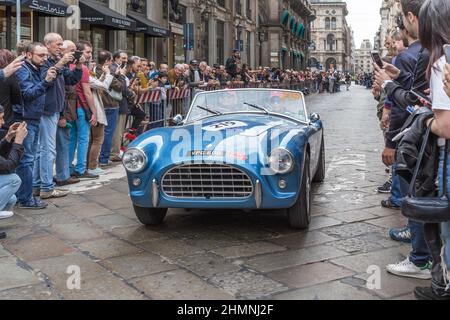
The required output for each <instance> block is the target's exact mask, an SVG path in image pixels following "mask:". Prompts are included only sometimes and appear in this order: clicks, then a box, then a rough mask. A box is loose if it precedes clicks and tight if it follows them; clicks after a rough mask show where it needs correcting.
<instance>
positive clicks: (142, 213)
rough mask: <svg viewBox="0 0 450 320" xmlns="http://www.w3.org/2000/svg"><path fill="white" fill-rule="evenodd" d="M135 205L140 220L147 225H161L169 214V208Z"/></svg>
mask: <svg viewBox="0 0 450 320" xmlns="http://www.w3.org/2000/svg"><path fill="white" fill-rule="evenodd" d="M133 207H134V212H135V213H136V216H137V218H138V219H139V221H140V222H141V223H142V224H144V225H146V226H157V225H160V224H161V223H163V221H164V219H165V217H166V215H167V209H155V208H142V207H138V206H134V205H133Z"/></svg>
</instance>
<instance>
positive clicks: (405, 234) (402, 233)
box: [389, 227, 411, 243]
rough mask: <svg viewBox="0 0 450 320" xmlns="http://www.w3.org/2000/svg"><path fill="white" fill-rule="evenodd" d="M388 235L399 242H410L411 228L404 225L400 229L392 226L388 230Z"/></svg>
mask: <svg viewBox="0 0 450 320" xmlns="http://www.w3.org/2000/svg"><path fill="white" fill-rule="evenodd" d="M389 236H390V237H391V239H392V240H394V241H397V242H401V243H411V229H409V227H405V228H402V229H395V228H392V229H391V230H389Z"/></svg>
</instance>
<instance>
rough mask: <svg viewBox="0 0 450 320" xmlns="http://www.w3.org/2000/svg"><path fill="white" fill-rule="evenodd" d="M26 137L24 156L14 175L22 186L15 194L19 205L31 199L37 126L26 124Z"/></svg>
mask: <svg viewBox="0 0 450 320" xmlns="http://www.w3.org/2000/svg"><path fill="white" fill-rule="evenodd" d="M27 129H28V135H27V137H26V138H25V140H24V141H23V147H24V149H25V153H24V156H23V158H22V160H21V161H20V164H19V165H18V166H17V169H16V173H17V175H18V176H19V177H20V179H21V180H22V184H21V186H20V188H19V190H18V191H17V193H16V196H17V199H18V201H19V202H20V203H27V202H29V201H31V200H32V198H33V167H34V164H35V160H36V155H37V152H38V146H39V124H33V123H28V127H27Z"/></svg>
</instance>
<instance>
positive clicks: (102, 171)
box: [88, 168, 106, 176]
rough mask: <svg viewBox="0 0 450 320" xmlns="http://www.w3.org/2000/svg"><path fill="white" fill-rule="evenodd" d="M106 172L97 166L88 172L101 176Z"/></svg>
mask: <svg viewBox="0 0 450 320" xmlns="http://www.w3.org/2000/svg"><path fill="white" fill-rule="evenodd" d="M105 173H106V171H105V170H103V169H101V168H97V169H95V170H88V174H90V175H93V176H100V175H102V174H105Z"/></svg>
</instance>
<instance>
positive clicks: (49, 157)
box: [33, 113, 59, 192]
mask: <svg viewBox="0 0 450 320" xmlns="http://www.w3.org/2000/svg"><path fill="white" fill-rule="evenodd" d="M58 120H59V113H55V114H53V115H51V116H44V115H43V116H42V117H41V123H40V126H39V151H38V154H37V158H36V165H35V170H34V177H33V178H34V179H33V187H35V188H40V189H41V191H44V192H50V191H52V190H53V189H55V184H54V183H53V164H54V162H55V159H56V129H57V127H58Z"/></svg>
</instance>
